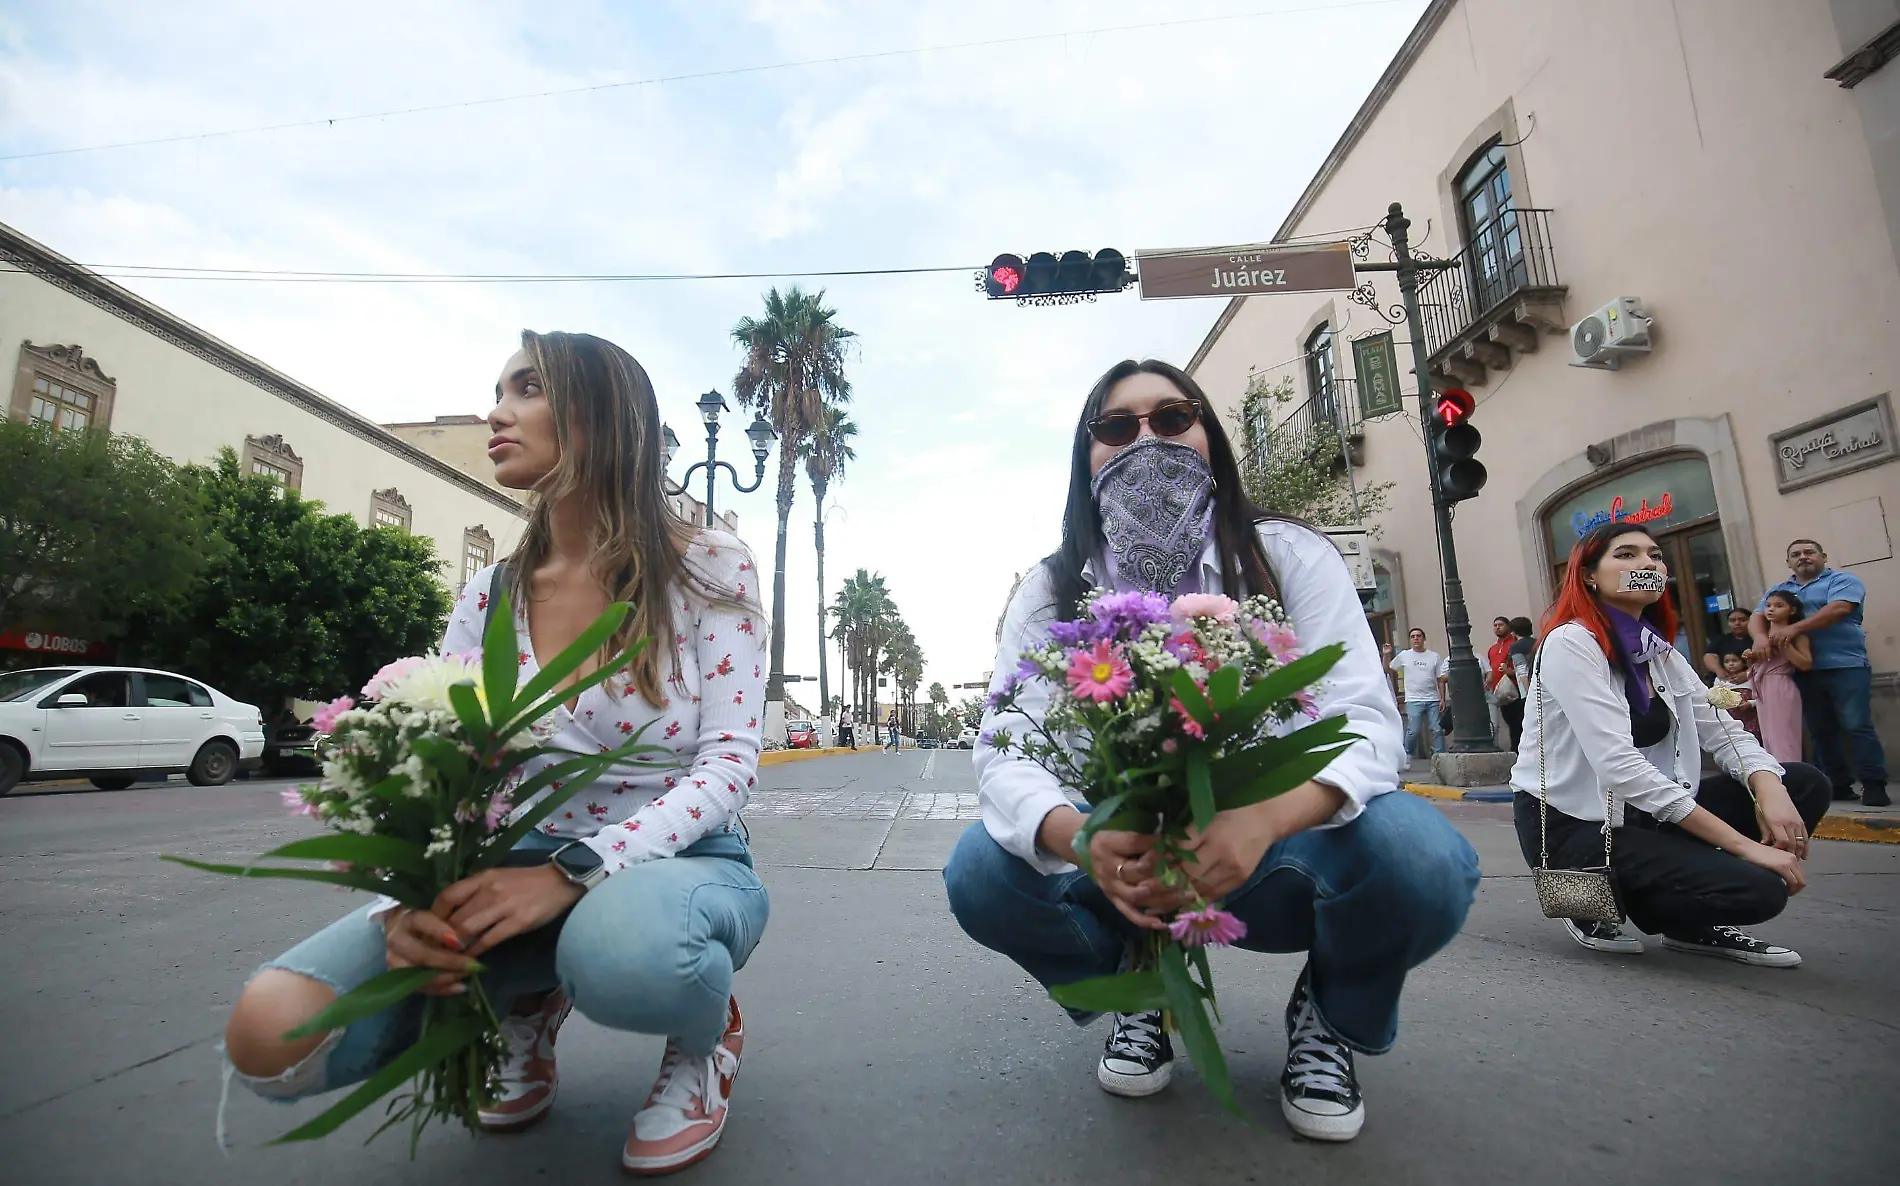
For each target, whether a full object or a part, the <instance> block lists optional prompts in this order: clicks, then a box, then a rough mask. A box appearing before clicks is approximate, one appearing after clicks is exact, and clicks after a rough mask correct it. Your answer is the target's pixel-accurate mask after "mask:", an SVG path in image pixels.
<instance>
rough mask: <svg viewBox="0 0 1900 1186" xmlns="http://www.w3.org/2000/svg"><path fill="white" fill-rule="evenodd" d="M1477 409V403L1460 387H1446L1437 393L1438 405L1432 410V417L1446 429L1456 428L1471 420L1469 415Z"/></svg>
mask: <svg viewBox="0 0 1900 1186" xmlns="http://www.w3.org/2000/svg"><path fill="white" fill-rule="evenodd" d="M1477 407H1478V401H1477V400H1475V399H1472V398H1471V393H1470V392H1469V391H1466V390H1465V389H1464V388H1462V387H1448V388H1446V389H1445V390H1444V391H1441V392H1439V393H1438V403H1437V404H1436V405H1434V407H1433V408H1432V415H1433V418H1434V419H1436V420H1438V422H1439V423H1441V424H1443V425H1444V426H1445V427H1446V428H1456V427H1457V426H1458V425H1460V424H1463V423H1464V422H1465V421H1467V420H1469V419H1471V413H1472V412H1474V411H1476V410H1477Z"/></svg>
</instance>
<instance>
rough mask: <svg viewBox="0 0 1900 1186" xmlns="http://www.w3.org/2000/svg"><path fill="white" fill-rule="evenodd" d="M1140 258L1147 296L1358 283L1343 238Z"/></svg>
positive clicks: (1246, 292) (1292, 289)
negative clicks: (1314, 243)
mask: <svg viewBox="0 0 1900 1186" xmlns="http://www.w3.org/2000/svg"><path fill="white" fill-rule="evenodd" d="M1136 258H1137V261H1138V262H1139V264H1140V266H1141V299H1142V300H1144V301H1155V300H1173V299H1176V298H1179V297H1235V296H1256V295H1260V294H1263V293H1275V292H1328V291H1331V290H1334V289H1341V288H1347V289H1349V288H1353V287H1355V286H1356V282H1355V281H1354V279H1353V274H1352V248H1351V247H1349V246H1348V245H1346V244H1345V243H1321V244H1317V245H1314V246H1306V247H1275V246H1273V245H1271V244H1262V245H1259V246H1254V247H1222V248H1217V249H1214V250H1206V249H1202V250H1199V251H1145V252H1142V253H1141V255H1139V256H1137V257H1136Z"/></svg>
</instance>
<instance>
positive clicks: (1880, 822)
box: [1399, 782, 1900, 844]
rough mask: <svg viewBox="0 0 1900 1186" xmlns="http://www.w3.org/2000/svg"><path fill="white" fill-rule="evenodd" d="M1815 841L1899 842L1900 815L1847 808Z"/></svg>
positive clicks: (1481, 799) (1423, 791) (1421, 791)
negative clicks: (1875, 813) (1848, 809)
mask: <svg viewBox="0 0 1900 1186" xmlns="http://www.w3.org/2000/svg"><path fill="white" fill-rule="evenodd" d="M1399 785H1400V786H1402V787H1404V788H1405V789H1406V790H1408V791H1410V792H1411V793H1412V794H1414V795H1418V796H1420V797H1421V798H1425V799H1447V800H1451V801H1454V802H1464V803H1508V802H1510V801H1511V798H1512V792H1511V791H1509V790H1502V791H1492V790H1476V791H1466V790H1460V789H1459V788H1457V787H1441V786H1437V785H1434V784H1432V783H1424V782H1407V783H1401V784H1399ZM1814 838H1815V839H1816V840H1850V841H1854V842H1856V843H1860V844H1900V815H1873V814H1870V813H1866V812H1853V811H1844V812H1839V813H1829V814H1828V815H1826V816H1823V817H1822V819H1821V823H1820V825H1819V826H1818V827H1816V828H1815V829H1814Z"/></svg>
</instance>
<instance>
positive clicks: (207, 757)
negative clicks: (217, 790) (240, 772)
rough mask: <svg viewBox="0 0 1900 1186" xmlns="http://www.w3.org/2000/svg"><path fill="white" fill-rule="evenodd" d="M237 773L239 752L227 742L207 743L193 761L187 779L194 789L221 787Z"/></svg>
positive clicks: (186, 775)
mask: <svg viewBox="0 0 1900 1186" xmlns="http://www.w3.org/2000/svg"><path fill="white" fill-rule="evenodd" d="M236 773H237V751H236V750H234V749H232V748H231V744H230V743H229V742H226V741H207V742H205V743H204V745H203V746H202V747H200V748H199V750H198V756H197V757H195V758H193V759H192V760H191V769H189V770H187V771H186V772H185V777H186V779H188V780H189V781H190V782H191V785H192V786H194V787H221V786H223V785H224V784H225V783H227V782H230V781H231V776H232V775H234V774H236Z"/></svg>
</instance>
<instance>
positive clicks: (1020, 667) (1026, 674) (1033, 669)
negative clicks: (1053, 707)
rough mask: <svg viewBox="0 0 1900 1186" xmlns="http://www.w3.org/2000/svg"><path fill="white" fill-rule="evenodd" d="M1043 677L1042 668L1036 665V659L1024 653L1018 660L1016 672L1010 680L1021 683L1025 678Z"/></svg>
mask: <svg viewBox="0 0 1900 1186" xmlns="http://www.w3.org/2000/svg"><path fill="white" fill-rule="evenodd" d="M1041 678H1042V668H1040V667H1038V666H1037V665H1036V661H1035V660H1034V659H1031V658H1030V657H1029V656H1027V655H1024V656H1023V657H1022V658H1020V659H1018V660H1016V674H1015V675H1012V676H1010V682H1011V683H1013V684H1020V683H1022V682H1023V681H1024V680H1027V679H1041Z"/></svg>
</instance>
